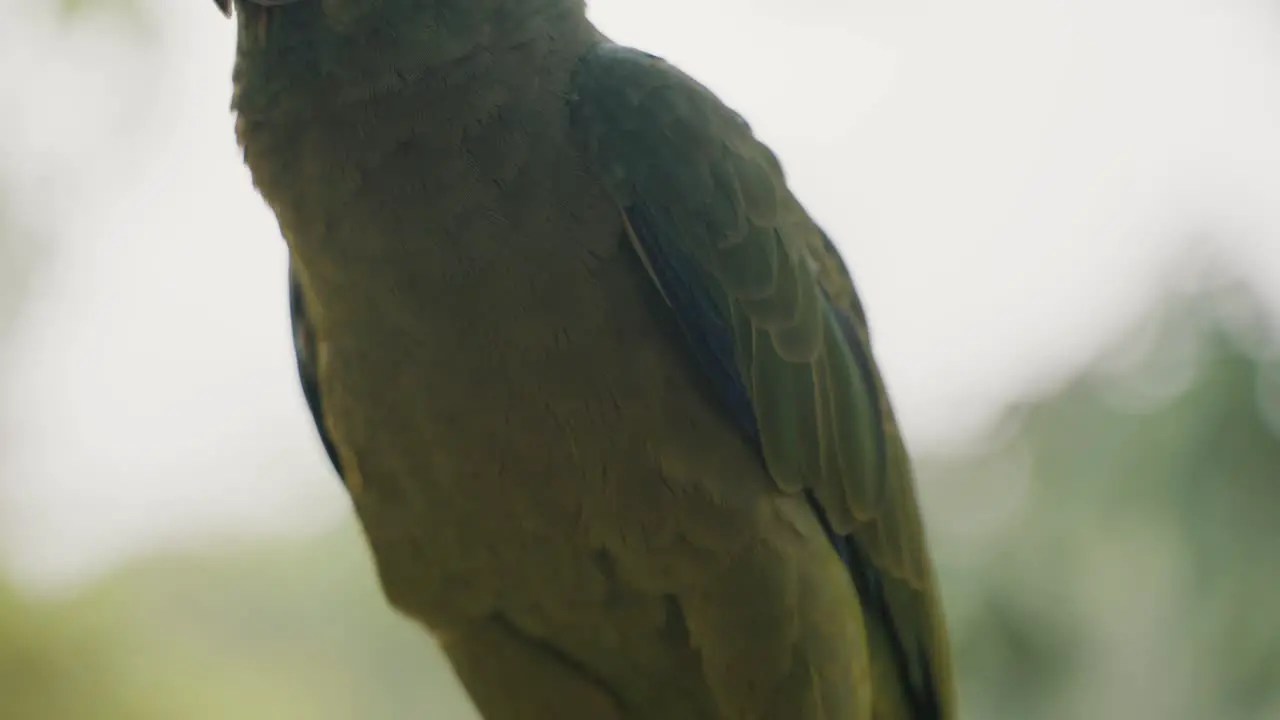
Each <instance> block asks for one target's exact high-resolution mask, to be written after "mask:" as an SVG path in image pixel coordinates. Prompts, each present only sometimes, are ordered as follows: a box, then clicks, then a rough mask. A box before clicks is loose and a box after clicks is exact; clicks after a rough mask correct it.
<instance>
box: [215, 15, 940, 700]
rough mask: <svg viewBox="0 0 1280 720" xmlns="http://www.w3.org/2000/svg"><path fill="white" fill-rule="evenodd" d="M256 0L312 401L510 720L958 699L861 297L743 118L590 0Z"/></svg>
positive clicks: (411, 573)
mask: <svg viewBox="0 0 1280 720" xmlns="http://www.w3.org/2000/svg"><path fill="white" fill-rule="evenodd" d="M239 10H240V12H239V23H240V40H239V51H238V57H237V65H236V74H235V77H236V96H235V101H234V105H235V108H236V110H237V113H238V121H237V133H238V136H239V139H240V142H241V144H242V146H243V147H244V150H245V158H246V161H247V163H248V165H249V168H250V170H251V171H252V174H253V178H254V182H255V184H256V185H257V186H258V188H259V189H260V190H261V192H262V194H263V196H264V198H266V200H267V202H268V203H269V204H270V205H271V207H272V209H273V210H274V211H275V213H276V215H277V217H278V219H279V221H280V225H281V229H282V231H283V233H284V236H285V238H286V240H287V241H288V243H289V246H290V250H291V258H292V277H293V282H294V284H295V288H296V292H297V297H296V299H295V314H296V316H297V317H296V321H297V323H298V326H297V328H298V335H297V339H298V340H299V342H298V347H299V355H300V358H299V359H300V369H301V371H302V373H303V376H304V384H306V387H307V389H308V398H309V399H310V400H311V401H312V402H313V408H315V409H316V412H317V415H318V422H319V424H320V428H321V431H322V433H324V434H325V436H326V437H327V438H328V439H330V440H331V441H332V444H333V445H332V447H333V449H334V453H335V462H336V463H337V464H339V465H340V466H341V469H342V474H343V477H344V480H345V482H346V484H347V486H348V488H349V490H350V491H351V494H352V497H353V500H354V502H355V507H356V510H357V512H358V513H359V515H360V518H361V521H362V524H363V526H364V528H365V530H366V534H367V535H368V538H369V541H370V544H371V547H372V548H373V551H374V555H375V557H376V560H377V565H378V570H379V573H380V575H381V578H382V581H383V585H384V588H385V590H386V592H387V595H388V597H389V598H390V600H391V601H392V602H393V603H394V604H395V605H396V606H397V607H399V608H400V609H401V610H403V611H404V612H406V613H408V614H409V615H411V616H413V617H415V618H417V619H418V620H420V621H422V622H423V623H424V624H425V625H426V626H427V627H428V628H430V629H431V631H432V632H433V634H434V635H435V636H436V637H437V638H438V639H439V641H440V642H441V644H442V646H443V647H444V649H445V651H446V652H447V653H448V655H449V657H450V659H451V660H452V662H453V663H454V666H455V668H456V669H457V671H458V673H459V676H460V677H461V679H462V681H463V683H464V684H465V685H466V687H467V689H468V691H469V692H470V693H471V695H472V697H473V698H474V699H475V701H476V704H477V706H478V707H479V708H480V710H481V712H482V713H484V714H485V716H486V718H488V719H489V720H506V719H510V720H517V719H519V720H543V719H545V720H576V719H577V718H583V719H586V718H601V719H603V720H609V719H610V718H617V719H619V720H621V719H622V718H630V719H634V720H681V719H684V718H688V719H689V720H730V719H736V718H744V719H745V718H760V719H762V720H764V719H770V720H772V719H777V720H855V719H862V718H877V719H880V720H895V719H898V718H913V717H920V718H954V717H955V710H954V697H953V689H952V678H951V671H950V666H949V657H948V649H947V642H946V633H945V629H944V626H943V621H942V615H941V609H940V606H939V604H938V595H937V589H936V582H935V580H934V574H933V570H932V567H931V564H930V561H929V557H928V553H927V549H926V545H925V539H924V533H923V530H922V527H921V522H920V517H919V511H918V508H917V504H916V500H915V496H914V491H913V488H912V479H911V470H910V467H909V463H908V461H907V457H906V453H905V449H904V447H903V445H902V441H901V438H900V437H899V436H898V434H897V430H896V426H895V424H894V421H893V416H892V411H891V409H890V406H889V403H888V400H887V398H886V397H885V395H884V391H883V388H882V386H881V383H880V380H879V375H878V373H877V371H876V369H875V366H874V362H873V360H872V357H871V354H870V346H869V342H868V339H867V334H866V323H865V319H864V318H863V316H862V312H861V309H860V308H859V306H858V302H857V298H856V295H855V293H854V289H853V286H852V282H851V280H850V278H849V274H848V272H847V271H846V270H845V268H844V266H843V264H842V263H841V261H840V259H839V256H838V255H837V253H836V251H835V249H834V248H833V247H832V245H831V244H830V242H829V241H828V240H827V238H826V237H825V235H823V233H822V232H821V230H819V229H818V228H817V226H816V225H815V224H814V223H813V222H812V220H810V218H809V217H808V216H807V215H806V214H805V212H804V210H803V209H802V208H801V206H800V204H799V203H798V202H797V200H796V199H795V198H794V197H793V196H792V195H791V194H790V192H789V191H788V190H787V188H786V185H785V181H784V179H783V175H782V171H781V168H780V166H779V165H778V163H777V161H776V159H775V158H774V157H773V155H772V154H771V153H770V152H769V151H768V150H767V149H766V148H765V147H764V146H763V145H761V144H760V143H758V142H757V141H756V140H755V139H754V138H753V137H752V135H751V132H750V129H749V128H748V127H747V125H746V124H745V123H744V122H743V121H742V120H741V119H740V118H739V117H738V116H737V115H736V114H734V113H733V112H732V111H730V110H729V109H727V108H725V107H724V106H723V105H722V104H721V103H720V102H719V101H718V100H717V99H716V98H715V97H714V96H713V95H712V94H711V93H710V92H709V91H707V90H706V89H705V88H702V87H701V86H700V85H698V84H697V83H695V82H694V81H693V80H691V79H689V78H688V77H687V76H684V75H682V74H681V73H679V72H678V71H677V70H675V69H673V68H671V67H670V66H668V65H666V64H665V63H663V62H661V61H660V60H658V59H656V58H651V57H649V56H645V55H643V54H641V53H637V52H634V51H629V50H625V49H621V48H617V47H616V46H612V45H610V44H609V43H608V41H607V40H606V39H605V38H603V37H602V36H601V35H600V34H599V33H598V32H597V31H596V30H595V29H594V28H593V27H592V26H591V25H590V24H589V23H588V22H587V21H586V19H585V15H584V13H583V8H582V5H581V2H580V1H578V0H452V1H448V2H446V0H299V2H296V3H293V4H290V5H287V6H283V7H273V8H263V7H259V6H255V5H252V4H250V3H248V2H244V3H243V4H242V5H240V6H239ZM636 213H644V217H645V218H647V221H646V222H648V225H646V226H644V227H639V228H638V227H636V226H635V224H634V223H632V222H631V218H633V217H639V215H637V214H636ZM672 258H676V259H684V260H687V262H685V264H683V265H680V266H679V267H680V269H681V273H682V274H681V275H679V278H680V280H681V283H683V284H678V283H675V282H674V281H671V280H669V279H668V276H667V275H664V272H666V270H667V268H669V267H671V263H672V262H673V260H672ZM672 277H674V276H672ZM691 291H694V292H693V295H690V292H691ZM691 296H696V299H697V302H698V304H697V305H696V308H695V309H694V310H693V311H691V310H689V307H691V306H689V305H688V304H687V302H686V301H687V298H688V297H691ZM691 318H693V319H697V320H698V321H699V322H703V323H704V326H705V323H708V322H709V323H711V326H710V327H711V329H713V330H715V329H717V328H719V329H722V330H723V331H724V336H725V337H726V338H728V343H729V346H730V348H729V351H728V352H727V354H725V355H724V356H723V357H721V356H720V355H716V354H714V353H711V354H710V355H709V356H708V357H710V358H711V359H710V360H707V361H706V362H703V360H706V358H703V360H699V359H695V354H694V353H691V352H690V349H691V344H690V339H691V338H692V340H694V341H696V340H699V339H700V336H698V335H697V334H694V335H692V336H691V335H690V333H691V332H695V333H696V331H697V330H698V328H700V327H704V326H695V325H696V324H695V323H693V320H691ZM693 345H695V346H696V345H698V343H697V342H693ZM699 357H701V356H699ZM717 358H719V359H720V360H722V361H723V363H724V364H725V367H724V368H720V370H722V371H723V373H722V374H721V375H717V376H716V377H725V378H727V377H732V378H735V379H737V380H740V381H741V385H742V386H743V392H744V393H745V395H744V397H745V398H746V399H748V400H749V404H750V409H751V412H752V414H753V417H752V419H753V422H754V425H755V427H756V429H757V434H756V437H758V444H757V442H756V440H755V439H754V438H753V437H752V436H750V435H749V434H747V433H744V432H743V429H742V427H741V424H740V423H739V422H735V416H734V413H733V411H732V407H730V406H727V405H726V402H725V399H724V395H723V394H722V393H721V394H718V393H717V392H716V391H715V390H713V389H712V387H711V383H710V382H709V377H710V376H709V375H708V371H709V369H710V372H711V373H712V374H713V375H715V373H716V372H717V368H716V367H715V362H716V359H717ZM708 362H710V363H711V364H710V365H708V364H707V363H708ZM321 399H322V402H321ZM806 491H807V492H809V493H812V496H813V497H815V498H816V499H817V501H818V502H819V504H820V506H821V507H822V508H823V510H824V511H825V517H826V519H827V520H829V522H830V524H831V527H832V528H833V529H834V530H835V531H836V533H837V534H839V535H842V536H847V538H848V540H849V541H850V545H851V557H850V562H849V565H848V566H846V564H845V562H844V561H842V559H841V557H840V555H839V554H837V552H836V549H835V548H834V547H833V545H832V541H831V540H830V539H829V538H828V536H827V534H826V532H824V527H823V524H822V522H823V521H822V519H821V518H820V517H819V516H818V515H817V514H816V513H815V511H814V509H813V507H811V505H810V504H809V503H808V502H806V497H805V492H806Z"/></svg>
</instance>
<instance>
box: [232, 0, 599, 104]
mask: <svg viewBox="0 0 1280 720" xmlns="http://www.w3.org/2000/svg"><path fill="white" fill-rule="evenodd" d="M238 7H239V12H238V16H239V36H238V41H237V52H236V64H235V70H234V74H233V79H234V87H235V89H234V94H233V97H232V108H233V109H234V110H235V111H236V112H237V113H238V114H239V115H240V116H242V117H249V118H266V117H272V118H275V119H283V118H286V117H295V118H305V117H308V116H313V115H314V114H316V113H317V112H323V111H324V109H325V106H333V105H342V104H345V103H349V102H360V101H364V100H367V99H370V98H371V97H375V96H378V95H382V94H386V93H394V92H397V91H399V90H400V89H401V88H403V87H404V86H406V85H408V84H411V83H413V82H415V81H416V80H418V79H420V78H422V77H423V76H426V75H431V74H433V73H444V72H449V73H456V69H453V68H454V66H457V65H459V64H464V65H465V64H468V63H475V62H476V61H477V59H478V58H482V57H484V56H490V55H497V54H502V53H503V52H505V51H506V50H509V49H513V48H518V47H520V46H523V45H526V44H528V43H538V42H545V41H553V42H557V43H567V44H574V43H575V37H574V36H581V37H584V38H585V37H587V36H588V35H593V34H594V33H595V30H594V28H592V27H591V25H590V23H589V22H588V20H587V18H586V9H585V5H584V0H463V1H462V2H457V1H454V0H303V1H301V2H297V3H294V4H290V5H286V6H282V7H263V6H261V5H257V4H254V3H252V2H241V3H239V5H238ZM566 35H568V36H570V37H565V36H566Z"/></svg>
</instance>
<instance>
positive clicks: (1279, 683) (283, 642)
mask: <svg viewBox="0 0 1280 720" xmlns="http://www.w3.org/2000/svg"><path fill="white" fill-rule="evenodd" d="M591 12H592V13H593V14H594V16H595V18H596V20H597V21H598V23H599V24H600V25H601V26H602V27H603V28H604V29H605V31H606V32H608V33H609V34H611V35H612V36H613V37H614V38H615V39H617V40H619V41H623V42H627V43H631V44H636V45H640V46H643V47H644V48H646V49H649V50H651V51H654V52H657V53H659V54H662V55H664V56H666V57H668V58H669V59H671V60H673V61H675V62H676V63H678V64H680V65H682V66H683V67H684V68H685V69H687V70H688V71H690V72H691V73H692V74H693V75H695V76H696V77H698V78H699V79H701V80H703V81H704V82H706V83H707V84H708V85H710V86H711V87H712V88H713V89H715V90H716V91H717V92H719V93H720V94H721V95H722V97H724V98H725V99H726V100H727V101H728V102H730V104H732V105H734V106H736V107H737V108H738V109H740V110H741V111H742V112H743V113H744V114H745V115H746V116H747V118H748V119H749V120H751V121H752V123H753V124H754V126H755V127H756V129H757V131H758V133H759V134H760V135H761V136H763V137H764V138H765V139H766V140H767V141H768V142H769V143H770V144H771V145H772V146H773V147H774V148H775V149H776V150H777V151H778V153H779V155H780V157H781V158H782V160H783V163H784V165H785V166H786V168H787V170H788V173H789V177H790V178H791V181H792V184H793V186H794V187H795V189H796V191H797V193H798V194H799V195H800V196H801V198H802V199H803V200H804V201H805V203H806V205H807V206H808V207H809V208H810V209H811V210H812V212H813V213H814V214H815V215H816V216H817V217H818V218H819V220H820V221H821V222H822V223H823V224H824V225H825V226H826V228H827V229H828V231H829V232H830V234H831V235H832V236H833V237H834V238H835V239H836V240H837V242H838V244H839V245H840V246H841V248H842V250H843V252H844V254H845V257H846V259H847V260H848V263H849V265H850V267H851V268H852V270H853V272H854V275H855V278H856V280H857V282H858V284H859V288H860V290H861V293H862V296H863V300H864V305H865V306H866V308H867V311H868V314H869V315H870V318H871V322H872V329H873V332H874V336H875V341H876V349H877V353H878V355H879V357H880V359H881V367H882V369H883V370H884V372H885V374H886V375H887V382H888V384H889V386H890V390H891V392H892V394H893V396H894V398H895V402H896V404H897V405H898V407H899V408H900V411H901V416H902V418H903V421H904V425H905V430H906V434H907V437H908V440H909V442H910V444H911V446H912V449H913V452H914V453H915V455H916V457H917V458H918V465H919V469H920V475H921V479H920V482H921V491H922V494H923V501H924V503H925V512H926V515H927V519H928V521H929V526H930V527H929V529H930V532H931V539H932V542H933V545H934V548H935V552H936V554H937V557H938V562H939V566H940V573H941V576H942V581H943V588H944V594H945V596H946V602H947V612H948V615H949V620H950V624H951V627H952V629H953V633H954V636H955V646H956V648H955V649H956V662H957V664H958V670H959V679H960V683H961V695H962V698H963V705H964V710H965V713H964V714H965V716H966V717H969V718H984V719H990V720H1000V719H1002V718H1064V719H1065V718H1131V719H1134V720H1144V719H1146V718H1151V719H1153V720H1154V719H1157V718H1158V719H1160V720H1183V719H1186V720H1193V719H1195V720H1201V719H1205V718H1223V719H1231V720H1234V719H1239V720H1275V719H1276V718H1280V197H1277V196H1278V195H1280V5H1277V4H1276V3H1274V2H1271V1H1269V0H1073V1H1072V2H1066V1H1065V0H969V1H968V2H942V1H940V0H897V1H896V2H885V1H883V0H880V1H871V0H593V2H592V3H591ZM233 46H234V31H233V26H232V25H231V24H230V23H228V22H226V21H225V20H223V19H222V18H221V16H219V15H218V13H217V12H216V10H215V9H214V7H213V3H211V2H209V0H181V1H175V0H166V1H164V2H162V1H161V0H44V1H43V2H20V1H19V0H3V2H0V89H3V97H4V98H5V102H4V103H3V104H2V105H0V107H3V108H4V112H3V113H0V717H3V718H6V719H10V718H12V719H14V720H62V719H79V718H93V719H95V720H114V719H117V718H119V719H130V720H132V719H134V718H137V719H140V720H147V719H151V718H155V719H160V718H165V719H168V718H176V717H181V718H185V719H193V720H201V719H203V718H209V719H213V718H229V717H235V718H245V719H248V720H254V719H257V718H261V719H263V720H266V719H268V718H270V719H271V720H280V719H286V720H287V719H293V718H297V719H299V720H303V719H308V720H309V719H316V720H330V719H332V720H338V719H340V718H350V719H355V718H432V719H435V718H439V719H441V720H462V719H463V718H468V719H472V718H474V714H473V712H472V711H471V709H470V707H469V705H468V703H467V701H466V700H465V698H464V697H463V695H462V693H461V691H460V690H459V689H458V686H457V684H456V682H455V680H454V679H453V677H452V675H451V674H450V672H449V670H448V668H447V666H446V665H445V664H444V663H443V661H442V660H441V659H440V657H439V655H438V654H437V653H436V651H435V649H434V648H433V647H432V645H431V643H430V641H429V640H428V638H427V637H426V636H425V634H422V633H419V632H417V631H416V630H415V629H414V628H413V627H412V626H411V625H410V624H409V623H408V622H407V621H404V620H402V619H400V618H399V617H397V616H395V615H394V614H393V613H392V612H391V611H390V610H389V609H387V607H386V606H385V605H384V604H383V603H382V601H381V599H380V596H379V594H378V590H377V587H376V584H375V581H374V578H373V573H372V569H371V566H370V561H369V558H368V556H367V554H366V552H365V549H364V546H363V545H362V542H361V539H360V536H359V533H358V532H357V530H356V528H355V526H354V524H353V520H352V517H351V514H350V512H349V507H348V505H347V502H346V499H345V496H344V495H343V492H342V491H341V488H340V486H339V484H338V482H337V480H336V478H335V477H334V476H333V474H332V472H331V471H330V470H329V468H328V467H327V465H326V464H325V461H324V459H323V453H322V451H321V449H320V446H319V443H318V441H317V439H316V438H315V436H314V433H313V430H312V428H311V425H310V421H309V419H308V418H307V416H306V411H305V409H304V405H303V403H302V399H301V396H300V393H299V392H298V389H297V386H296V380H295V378H294V376H293V366H292V362H293V361H292V356H291V347H290V338H289V332H288V318H287V309H286V297H285V287H284V268H285V264H284V263H285V255H284V246H283V242H282V241H281V240H280V238H279V236H278V232H277V229H276V227H275V223H274V220H273V218H272V217H271V215H270V213H269V212H268V211H267V210H266V208H265V206H264V205H263V204H262V202H261V201H260V200H259V199H258V197H257V195H256V194H255V192H254V190H253V188H252V186H251V184H250V181H249V177H248V174H247V172H246V171H245V170H244V168H243V167H242V165H241V162H240V158H239V154H238V150H237V148H236V146H235V142H234V138H233V134H232V117H231V115H230V113H229V111H228V102H229V94H230V79H229V78H230V69H231V61H232V52H233Z"/></svg>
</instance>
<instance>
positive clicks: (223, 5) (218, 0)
mask: <svg viewBox="0 0 1280 720" xmlns="http://www.w3.org/2000/svg"><path fill="white" fill-rule="evenodd" d="M213 3H214V4H215V5H217V6H218V9H219V10H221V11H222V14H223V15H226V16H227V17H231V0H213Z"/></svg>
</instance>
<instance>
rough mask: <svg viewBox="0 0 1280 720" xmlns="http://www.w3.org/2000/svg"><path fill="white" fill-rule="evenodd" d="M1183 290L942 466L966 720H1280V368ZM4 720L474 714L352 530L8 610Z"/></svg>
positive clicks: (1233, 322) (1239, 327)
mask: <svg viewBox="0 0 1280 720" xmlns="http://www.w3.org/2000/svg"><path fill="white" fill-rule="evenodd" d="M1260 318H1261V314H1260V313H1258V312H1256V306H1255V305H1254V304H1253V303H1252V300H1251V299H1250V298H1249V296H1248V294H1247V292H1245V291H1243V290H1241V289H1239V288H1227V289H1225V290H1224V289H1218V290H1214V291H1212V292H1206V293H1198V294H1193V295H1188V296H1179V297H1176V298H1174V299H1173V300H1171V301H1170V302H1169V303H1168V304H1167V305H1166V306H1165V307H1164V308H1162V309H1160V310H1159V311H1158V312H1156V313H1154V315H1153V317H1152V319H1151V320H1150V321H1149V322H1148V323H1146V324H1145V325H1144V326H1142V327H1140V328H1138V329H1136V330H1135V332H1134V333H1133V334H1132V336H1131V337H1129V338H1127V339H1126V340H1125V341H1124V342H1123V343H1121V345H1120V347H1119V348H1118V349H1117V350H1116V351H1115V352H1114V353H1112V354H1111V355H1110V356H1109V357H1107V358H1104V359H1103V360H1102V361H1100V362H1099V363H1098V364H1097V365H1096V366H1094V367H1092V368H1090V369H1088V370H1086V371H1085V372H1083V373H1081V375H1080V376H1079V377H1077V378H1074V379H1073V380H1071V381H1070V382H1068V383H1066V384H1065V385H1063V386H1062V387H1061V388H1060V389H1059V390H1057V391H1056V392H1054V393H1052V394H1050V395H1048V396H1046V397H1043V398H1041V399H1038V400H1035V401H1033V402H1029V403H1026V404H1025V405H1024V406H1023V407H1021V408H1019V409H1018V410H1017V411H1016V412H1013V413H1011V415H1010V417H1008V418H1007V419H1006V420H1005V422H1003V423H1002V424H1001V425H1000V427H998V428H997V429H996V430H995V431H994V432H993V433H992V435H991V436H990V437H989V438H987V439H986V441H985V445H986V446H985V447H984V448H982V449H980V450H976V451H974V452H971V453H969V454H967V455H965V456H962V457H948V458H937V457H935V458H925V459H923V460H922V462H921V463H920V464H921V469H922V476H923V482H924V486H925V488H926V501H927V505H928V508H927V509H928V511H929V513H930V516H931V519H934V520H936V522H934V523H933V528H932V529H933V542H934V545H935V547H936V550H937V553H938V555H939V560H940V564H941V567H942V573H943V580H944V588H945V590H946V594H947V609H948V612H949V614H950V615H951V621H952V626H953V630H954V633H955V641H956V660H957V664H958V667H959V674H960V679H961V685H962V695H963V698H964V704H965V707H966V713H965V716H966V717H971V718H983V719H987V720H1000V719H1001V718H1104V717H1105V718H1118V717H1124V718H1134V719H1138V720H1141V719H1143V718H1152V719H1153V720H1154V719H1155V718H1160V719H1161V720H1180V719H1186V720H1192V719H1195V720H1203V719H1204V718H1222V719H1224V720H1264V719H1274V718H1276V717H1280V614H1278V613H1277V612H1276V608H1280V560H1278V559H1277V558H1278V556H1277V555H1276V553H1275V550H1277V549H1280V525H1277V524H1276V523H1275V522H1273V519H1274V518H1276V517H1278V516H1280V362H1278V361H1277V356H1276V355H1275V353H1274V349H1275V348H1276V347H1277V345H1276V344H1275V343H1274V337H1275V335H1274V334H1270V333H1269V332H1268V331H1267V330H1266V326H1265V324H1264V323H1263V322H1261V320H1260ZM0 717H4V718H23V719H24V720H25V719H28V718H29V719H30V720H63V719H64V718H65V719H68V720H70V719H72V718H75V719H79V718H89V717H92V718H107V719H109V718H117V717H118V718H144V719H145V718H153V717H155V718H172V717H182V718H193V719H195V720H199V719H200V718H210V720H212V719H213V718H227V717H235V718H248V719H253V718H262V719H263V720H266V719H267V718H271V719H273V720H274V719H287V718H298V719H299V720H301V719H302V718H309V719H319V720H326V719H330V718H332V719H334V720H337V719H339V718H351V719H353V720H354V719H355V718H370V717H373V718H421V717H428V718H444V719H452V718H472V717H474V715H473V714H472V713H471V711H470V710H469V706H468V704H467V703H466V701H465V699H464V698H463V696H462V695H461V693H460V691H459V689H458V687H457V684H456V682H455V681H454V679H453V677H452V674H451V673H450V671H449V670H448V668H447V666H446V665H445V663H444V662H443V660H442V659H441V658H440V656H439V654H438V653H437V652H436V651H435V649H434V648H433V647H432V645H431V642H430V639H429V636H428V635H427V634H425V633H422V632H419V631H418V630H417V629H416V628H414V627H412V626H411V625H410V624H409V623H408V622H407V621H405V620H402V619H401V618H399V617H398V616H396V615H394V614H393V613H392V611H391V610H390V609H388V607H387V606H386V605H385V604H384V603H383V601H382V599H381V596H380V594H379V591H378V588H377V586H376V580H375V578H374V573H373V570H372V568H371V565H370V562H369V560H368V558H367V555H366V553H365V550H364V546H363V541H362V540H361V538H360V537H359V534H358V532H357V531H356V530H355V529H354V528H353V527H348V528H346V529H344V530H343V531H341V532H338V533H336V534H334V535H332V536H328V537H324V538H320V539H316V540H312V541H306V542H299V543H297V544H293V545H282V546H275V545H263V546H250V547H245V548H243V549H242V550H241V551H229V552H225V553H223V554H220V555H197V554H190V555H175V556H170V557H165V558H159V559H153V560H150V561H147V562H143V563H141V564H139V565H137V566H135V567H132V568H128V569H126V570H123V571H121V572H119V573H117V574H116V575H114V576H112V577H110V578H108V579H106V580H105V581H103V582H102V583H100V584H99V585H97V586H95V587H93V588H91V589H89V590H88V591H86V592H84V593H83V594H81V595H79V596H77V597H75V598H72V599H71V600H69V601H66V602H63V603H57V604H49V603H46V604H34V603H32V602H30V601H23V600H21V599H19V598H17V597H15V596H14V595H13V593H11V592H10V593H7V594H3V593H0Z"/></svg>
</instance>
